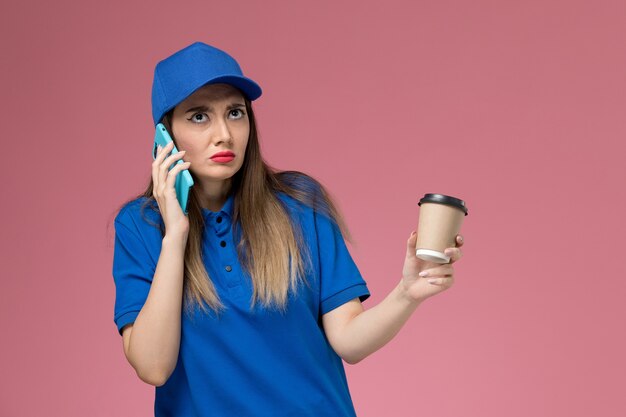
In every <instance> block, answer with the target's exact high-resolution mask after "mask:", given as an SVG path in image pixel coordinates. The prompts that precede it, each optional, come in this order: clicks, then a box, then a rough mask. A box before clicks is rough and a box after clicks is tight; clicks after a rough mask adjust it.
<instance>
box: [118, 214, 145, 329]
mask: <svg viewBox="0 0 626 417" xmlns="http://www.w3.org/2000/svg"><path fill="white" fill-rule="evenodd" d="M155 268H156V266H155V265H154V262H153V261H152V259H151V258H150V256H149V251H148V249H147V247H146V244H145V243H144V241H143V240H142V238H141V236H140V234H139V231H138V229H137V226H136V225H135V224H134V222H133V221H132V218H131V217H130V216H129V215H128V213H124V212H122V213H120V215H118V216H117V217H116V218H115V246H114V251H113V279H114V281H115V309H114V316H113V320H114V321H115V324H116V325H117V330H118V332H119V333H120V335H121V334H122V328H123V327H124V326H125V325H127V324H130V323H133V322H134V321H135V319H136V318H137V316H138V315H139V312H140V311H141V308H142V307H143V305H144V303H145V301H146V299H147V298H148V293H149V292H150V285H151V284H152V278H153V277H154V271H155Z"/></svg>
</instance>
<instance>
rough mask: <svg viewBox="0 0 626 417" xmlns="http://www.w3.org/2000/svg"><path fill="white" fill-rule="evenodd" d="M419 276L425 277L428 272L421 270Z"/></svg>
mask: <svg viewBox="0 0 626 417" xmlns="http://www.w3.org/2000/svg"><path fill="white" fill-rule="evenodd" d="M419 276H420V277H425V276H428V272H426V271H422V272H420V273H419Z"/></svg>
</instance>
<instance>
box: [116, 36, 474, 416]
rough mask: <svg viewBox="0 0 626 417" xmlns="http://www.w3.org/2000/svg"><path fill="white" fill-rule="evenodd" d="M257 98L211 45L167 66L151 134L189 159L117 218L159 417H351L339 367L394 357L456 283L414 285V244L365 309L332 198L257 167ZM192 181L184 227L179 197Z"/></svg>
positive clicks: (438, 271)
mask: <svg viewBox="0 0 626 417" xmlns="http://www.w3.org/2000/svg"><path fill="white" fill-rule="evenodd" d="M260 95H261V88H260V87H259V86H258V85H257V84H256V83H255V82H254V81H252V80H251V79H249V78H247V77H245V76H244V75H243V74H242V72H241V69H240V67H239V65H238V64H237V62H236V61H235V60H234V59H233V58H232V57H231V56H230V55H228V54H227V53H225V52H224V51H221V50H219V49H217V48H214V47H212V46H209V45H206V44H204V43H201V42H196V43H194V44H192V45H189V46H187V47H186V48H184V49H182V50H180V51H178V52H176V53H175V54H173V55H171V56H170V57H168V58H166V59H165V60H163V61H161V62H159V63H158V64H157V66H156V69H155V77H154V81H153V91H152V110H153V119H154V123H155V126H156V125H157V124H158V123H160V122H162V123H163V124H164V125H165V126H166V127H167V129H168V131H169V132H170V134H171V136H172V139H173V140H174V142H175V144H176V147H177V149H179V150H180V152H178V153H177V154H174V155H168V154H169V153H170V151H171V149H172V147H171V145H169V146H168V147H166V148H164V149H159V150H158V153H157V156H156V159H155V160H154V162H153V163H152V178H151V182H150V184H149V186H148V188H147V189H146V191H145V192H144V193H143V194H142V195H140V196H138V197H137V198H134V199H132V200H131V201H130V202H128V203H126V204H124V205H123V207H122V209H121V210H120V212H119V213H118V215H117V216H116V218H115V228H116V240H115V252H114V259H113V276H114V280H115V284H116V301H115V316H114V320H115V323H116V325H117V328H118V331H119V332H120V334H121V335H122V336H123V344H124V352H125V354H126V357H127V359H128V361H129V362H130V364H131V365H132V366H133V368H134V369H135V370H136V372H137V375H138V376H139V377H140V378H141V379H142V380H143V381H145V382H147V383H149V384H151V385H154V386H156V397H155V415H157V416H273V417H277V416H316V417H317V416H326V415H328V416H355V411H354V406H353V404H352V400H351V397H350V393H349V389H348V385H347V380H346V376H345V372H344V368H343V363H342V359H343V360H345V361H346V362H348V363H350V364H355V363H357V362H359V361H360V360H362V359H363V358H365V357H366V356H368V355H369V354H371V353H372V352H374V351H376V350H377V349H379V348H380V347H382V346H383V345H384V344H386V343H387V342H388V341H389V340H391V338H392V337H393V336H394V335H395V334H396V333H397V332H398V331H399V329H400V328H401V327H402V325H403V324H404V323H405V322H406V320H407V319H408V317H409V316H410V314H411V313H412V312H413V311H414V310H415V309H416V308H417V306H418V305H419V304H420V303H421V302H422V301H423V300H425V299H426V298H428V297H430V296H432V295H434V294H436V293H438V292H441V291H443V290H445V289H446V288H449V287H450V286H451V285H452V283H453V280H454V278H453V269H452V266H451V265H450V264H446V265H442V266H441V265H439V266H437V267H434V268H431V269H428V270H427V272H430V276H431V277H434V278H435V280H434V281H433V282H432V283H429V282H427V281H426V280H425V279H424V278H420V277H419V276H418V273H419V272H420V271H422V270H424V269H425V266H426V265H425V263H423V261H421V260H419V259H418V258H416V257H415V234H414V233H413V234H412V235H411V237H410V238H409V240H408V241H407V256H406V260H405V264H404V269H403V277H402V279H401V281H400V283H399V284H398V285H397V286H396V288H394V290H393V291H392V292H391V294H390V295H389V296H388V297H387V298H386V299H385V300H384V301H382V302H381V303H380V304H379V305H377V306H375V307H373V308H371V309H369V310H367V311H364V310H363V308H362V305H361V302H362V301H364V300H366V299H367V298H368V297H369V296H370V293H369V290H368V288H367V285H366V283H365V281H364V280H363V278H362V276H361V274H360V272H359V270H358V268H357V266H356V265H355V263H354V262H353V260H352V258H351V256H350V254H349V252H348V249H347V247H346V245H345V242H344V235H347V233H345V231H346V228H345V226H344V224H343V221H342V219H341V216H340V215H339V213H338V211H337V210H336V206H335V204H334V203H333V202H332V199H331V198H330V196H329V194H328V193H327V192H326V190H325V189H324V187H323V186H322V185H321V184H320V183H319V182H317V181H316V180H314V179H313V178H311V177H310V176H308V175H305V174H303V173H300V172H297V171H287V172H276V171H275V170H274V169H272V168H271V167H270V166H268V165H267V164H266V163H265V162H264V161H263V159H262V157H261V153H260V148H259V143H258V137H257V131H256V126H255V119H254V113H253V110H252V104H251V101H253V100H255V99H256V98H258V97H259V96H260ZM180 159H182V160H184V161H185V163H184V164H177V165H175V167H174V168H172V169H171V170H169V167H171V165H172V164H173V163H175V162H176V161H178V160H180ZM183 169H188V170H189V172H190V173H191V175H192V177H193V179H194V186H193V187H192V189H191V193H190V198H189V202H188V215H185V214H184V213H183V211H182V210H181V208H180V205H179V203H178V201H177V200H176V192H175V190H174V181H175V178H176V175H178V174H179V173H180V172H181V170H183ZM458 239H459V243H458V245H457V247H456V248H449V251H450V253H449V254H450V255H451V257H452V261H451V263H452V262H454V261H456V260H458V259H459V258H460V256H461V252H460V249H459V248H458V246H460V245H461V244H462V243H461V240H460V236H459V237H458ZM433 265H434V264H433ZM431 266H432V265H431Z"/></svg>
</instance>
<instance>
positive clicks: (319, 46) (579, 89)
mask: <svg viewBox="0 0 626 417" xmlns="http://www.w3.org/2000/svg"><path fill="white" fill-rule="evenodd" d="M87 3H88V2H71V3H70V2H67V1H61V2H40V4H38V5H34V4H31V3H18V2H13V3H12V4H11V5H8V4H7V5H4V6H3V12H2V15H3V17H4V19H3V24H2V25H1V28H0V31H1V33H2V36H1V37H0V42H1V46H2V62H3V64H2V67H1V71H2V77H1V82H2V97H3V99H2V115H3V120H4V123H3V125H4V130H3V134H2V142H3V144H4V163H3V164H2V178H3V179H4V184H5V185H4V186H3V188H2V189H3V200H2V201H3V204H1V205H0V207H1V210H2V217H1V218H2V222H3V225H2V233H1V235H2V242H1V244H2V247H1V248H0V249H2V250H1V251H0V253H1V255H0V256H2V265H3V274H2V279H1V281H0V286H1V287H0V308H1V310H0V312H1V314H0V325H1V328H2V330H3V332H2V333H3V338H2V343H1V344H0V349H1V350H0V353H1V354H0V361H1V368H0V369H1V370H2V378H0V415H1V416H44V415H45V416H64V417H73V416H92V417H100V416H102V417H104V416H144V415H145V416H147V415H150V414H151V412H152V409H153V396H154V388H153V387H151V386H149V385H146V384H144V383H143V382H141V381H140V380H139V379H138V378H137V376H136V375H135V373H134V371H133V370H132V368H131V367H130V365H129V364H128V363H127V362H126V359H125V357H124V354H123V350H122V339H121V338H120V336H119V335H118V334H117V331H116V328H115V325H114V323H113V302H114V295H115V292H114V291H115V289H114V285H113V279H112V276H111V262H112V256H113V248H112V242H113V229H112V228H111V229H107V222H108V221H110V220H112V216H113V215H114V211H115V209H116V208H117V206H118V205H119V204H121V203H122V201H124V200H125V199H126V198H129V197H130V196H132V195H133V194H134V193H137V192H139V191H140V190H142V189H143V187H144V186H145V184H146V181H147V180H148V178H149V175H150V162H151V159H150V156H149V152H150V146H151V141H152V129H153V127H152V124H151V114H150V87H151V81H152V73H153V69H154V65H155V64H156V62H157V60H159V59H161V58H163V57H164V56H166V55H168V54H170V53H172V52H173V51H175V50H177V49H179V48H181V47H183V46H185V45H187V44H189V43H191V42H193V41H195V40H202V41H204V42H207V43H212V44H214V45H216V46H218V47H221V48H223V49H225V50H227V51H229V52H230V53H232V54H233V55H234V56H235V57H237V59H238V60H239V61H240V63H241V64H242V66H243V68H244V71H245V72H246V73H247V74H248V75H250V76H251V77H252V78H253V79H255V80H257V81H258V82H259V83H260V84H261V86H262V87H263V89H264V95H263V96H262V98H261V99H260V100H259V101H258V102H256V103H255V109H256V111H257V115H258V119H259V124H260V133H261V141H262V147H263V151H264V153H265V157H266V159H267V160H268V161H269V162H270V163H271V164H272V165H274V166H276V167H278V168H281V169H297V170H301V171H305V172H307V173H310V174H312V175H314V176H316V177H317V178H319V179H320V180H321V181H322V182H323V183H324V184H325V185H327V186H328V188H329V189H330V190H331V192H332V193H333V194H334V196H335V197H336V198H337V201H338V202H339V204H340V207H341V209H342V212H343V214H344V215H345V217H346V220H347V222H348V225H349V227H350V230H351V231H352V233H353V235H354V237H355V239H356V243H357V244H356V245H355V246H353V247H352V254H353V257H354V258H355V260H356V262H357V264H358V265H359V267H360V269H361V272H362V273H363V276H364V277H365V279H366V281H367V282H368V285H369V288H370V290H371V291H372V296H371V298H370V299H369V300H368V301H366V302H365V303H364V306H365V307H366V308H371V307H372V306H374V305H376V304H377V303H379V302H380V301H381V300H383V299H384V297H385V296H386V295H387V294H388V293H389V291H391V289H392V288H393V286H394V285H396V283H397V282H398V280H399V278H400V276H401V275H400V274H401V268H402V262H403V257H404V254H405V242H406V239H407V238H408V237H409V234H410V232H411V230H413V229H414V228H415V226H416V225H417V216H418V213H419V209H418V206H417V201H418V199H419V198H420V197H421V196H422V195H423V194H425V193H430V192H438V193H445V194H450V195H453V196H458V197H460V198H463V199H465V200H466V201H467V204H468V207H469V216H468V217H467V218H466V222H465V224H464V226H463V229H462V234H463V235H464V236H465V238H466V244H465V246H464V249H463V250H464V257H463V259H462V260H461V261H459V262H458V263H456V264H455V271H456V284H455V285H454V286H453V287H452V288H451V289H449V290H448V291H445V292H443V293H442V294H440V295H438V296H435V297H433V298H431V299H429V300H428V301H427V302H425V303H424V304H423V305H422V306H420V308H419V309H418V310H417V311H416V312H415V314H414V316H413V317H412V318H411V319H410V320H409V322H408V323H407V324H406V325H405V327H404V328H403V329H402V330H401V331H400V333H399V334H398V335H397V337H396V338H395V339H394V340H392V341H391V342H390V343H389V344H388V345H386V346H385V347H383V348H382V349H381V350H379V351H378V352H376V353H374V354H373V355H372V356H370V357H368V358H367V359H365V360H364V361H363V362H361V363H359V364H357V365H354V366H351V365H347V364H346V369H347V373H348V378H349V383H350V387H351V392H352V396H353V400H354V402H355V405H356V409H357V413H358V415H359V416H360V417H378V416H398V417H403V416H429V417H460V416H462V417H474V416H475V417H491V416H498V417H500V416H508V417H517V416H520V417H521V416H524V417H526V416H568V417H574V416H590V415H595V416H603V417H609V416H623V415H626V402H625V400H624V398H625V397H624V386H625V383H626V381H625V380H624V375H625V374H626V366H625V365H626V363H625V359H624V355H623V353H624V351H626V342H625V332H624V327H625V326H624V318H625V313H626V311H625V309H624V299H625V295H626V294H625V292H626V291H625V290H626V282H625V281H624V278H625V277H626V271H625V268H624V264H623V262H622V259H621V257H622V256H623V248H624V244H623V239H622V236H621V235H620V233H621V234H624V232H626V227H624V225H625V222H624V220H623V210H624V207H625V204H626V193H625V187H624V183H625V179H626V168H625V166H626V164H625V163H624V154H625V153H626V146H625V145H624V137H625V135H626V117H624V116H625V114H626V77H625V74H626V54H625V52H624V51H625V49H624V45H625V41H626V36H625V32H624V28H625V27H626V6H625V5H626V3H624V2H623V1H622V0H615V1H604V0H596V1H593V2H592V1H587V2H583V1H571V0H570V1H565V0H563V1H558V0H533V1H499V2H498V1H484V0H482V1H473V2H468V1H458V0H457V1H429V2H426V1H384V2H372V1H367V2H365V1H351V2H335V1H333V2H331V1H327V2H309V3H307V4H304V3H303V4H297V5H296V3H302V2H287V1H283V2H276V1H263V2H254V4H248V3H247V2H219V3H218V2H206V1H203V2H184V3H182V2H181V3H175V2H160V4H159V5H157V4H156V3H157V2H154V1H151V2H148V1H136V2H98V3H97V4H95V5H94V4H87ZM250 3H251V2H250ZM7 180H8V185H7Z"/></svg>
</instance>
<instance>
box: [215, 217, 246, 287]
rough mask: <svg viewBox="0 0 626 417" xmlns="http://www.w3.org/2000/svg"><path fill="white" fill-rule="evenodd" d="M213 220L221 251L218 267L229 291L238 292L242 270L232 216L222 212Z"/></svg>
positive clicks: (218, 247)
mask: <svg viewBox="0 0 626 417" xmlns="http://www.w3.org/2000/svg"><path fill="white" fill-rule="evenodd" d="M212 220H213V221H212V224H213V232H214V233H215V238H216V242H217V250H218V252H219V257H218V258H219V260H220V265H219V266H218V267H219V268H220V272H221V275H222V276H223V277H224V278H225V281H226V285H227V287H228V289H229V291H230V292H237V287H239V286H240V285H241V271H240V267H239V262H238V261H237V251H236V249H235V247H234V244H233V238H232V227H231V226H232V225H231V222H230V218H229V216H228V215H226V214H224V213H223V212H222V213H220V214H218V215H216V216H214V217H213V219H212Z"/></svg>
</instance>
